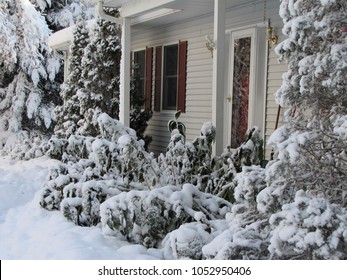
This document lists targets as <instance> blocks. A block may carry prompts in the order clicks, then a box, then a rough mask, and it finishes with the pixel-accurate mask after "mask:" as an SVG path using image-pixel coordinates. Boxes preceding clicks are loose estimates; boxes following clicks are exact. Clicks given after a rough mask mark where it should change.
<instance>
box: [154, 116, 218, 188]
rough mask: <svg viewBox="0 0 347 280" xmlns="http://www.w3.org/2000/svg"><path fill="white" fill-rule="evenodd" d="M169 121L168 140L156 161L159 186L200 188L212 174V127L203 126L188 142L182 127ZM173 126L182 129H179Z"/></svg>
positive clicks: (175, 122)
mask: <svg viewBox="0 0 347 280" xmlns="http://www.w3.org/2000/svg"><path fill="white" fill-rule="evenodd" d="M177 118H178V117H177V114H176V121H171V129H170V130H171V139H170V142H169V145H168V147H167V152H166V153H165V154H161V155H160V156H159V157H158V159H157V162H158V168H159V170H160V172H159V174H160V177H159V184H160V185H162V186H165V185H170V184H172V185H176V186H182V185H183V184H184V183H192V184H199V185H201V184H202V183H203V182H204V181H206V178H205V177H206V176H209V174H210V172H211V152H212V143H213V141H214V139H215V134H216V131H215V127H214V126H213V125H212V123H211V122H206V123H205V124H203V126H202V129H201V135H200V136H199V137H197V138H196V139H194V140H193V142H192V143H191V142H187V141H186V140H185V135H184V129H183V128H182V127H184V124H182V125H180V123H177ZM174 127H181V128H180V129H178V128H174Z"/></svg>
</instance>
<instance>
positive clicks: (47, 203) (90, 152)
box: [41, 113, 157, 226]
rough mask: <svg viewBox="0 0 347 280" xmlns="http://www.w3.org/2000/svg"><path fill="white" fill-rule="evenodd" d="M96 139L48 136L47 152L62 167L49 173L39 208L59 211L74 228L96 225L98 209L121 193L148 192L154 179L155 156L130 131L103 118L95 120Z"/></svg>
mask: <svg viewBox="0 0 347 280" xmlns="http://www.w3.org/2000/svg"><path fill="white" fill-rule="evenodd" d="M97 121H98V129H99V134H100V137H86V136H78V135H71V136H70V137H69V139H67V140H64V139H63V140H62V139H56V138H52V139H51V140H50V143H51V144H52V145H51V146H50V149H49V150H48V153H49V154H50V155H51V156H54V157H56V158H59V159H60V160H61V161H62V163H61V164H60V165H59V166H57V168H55V169H53V170H51V172H50V174H51V175H50V176H51V178H50V180H49V181H48V182H47V184H46V186H45V187H44V189H43V191H42V195H41V206H42V207H44V208H46V209H48V210H54V209H57V210H61V211H62V212H63V214H64V215H65V217H67V218H68V219H70V220H72V221H73V222H75V223H77V224H78V225H83V226H87V225H95V224H97V223H98V222H99V221H100V215H99V206H100V204H101V203H102V202H104V201H105V199H106V198H109V197H112V196H114V195H115V194H118V193H120V192H121V191H130V190H132V189H135V190H136V189H140V190H143V189H149V188H151V187H152V184H153V182H155V181H156V176H157V175H156V173H155V171H154V169H153V166H152V165H153V155H152V154H149V153H147V152H146V151H145V148H144V142H143V141H142V140H140V141H138V140H137V138H136V133H135V131H134V130H132V129H130V128H127V127H125V126H124V125H123V124H121V123H120V122H119V121H117V120H114V119H112V118H111V117H110V116H108V115H107V114H105V113H104V114H100V115H99V117H98V119H97Z"/></svg>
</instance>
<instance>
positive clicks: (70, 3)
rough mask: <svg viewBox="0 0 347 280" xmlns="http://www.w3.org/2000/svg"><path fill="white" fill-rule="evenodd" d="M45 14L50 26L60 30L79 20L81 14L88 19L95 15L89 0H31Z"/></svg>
mask: <svg viewBox="0 0 347 280" xmlns="http://www.w3.org/2000/svg"><path fill="white" fill-rule="evenodd" d="M30 2H31V3H32V4H34V5H35V7H36V8H37V9H38V10H39V11H40V12H41V13H42V14H43V15H45V18H46V21H47V24H48V26H49V28H50V29H51V30H53V31H58V30H60V29H63V28H65V27H68V26H72V25H74V24H75V23H76V22H77V19H78V17H79V16H82V15H83V17H84V18H85V19H86V20H87V19H91V18H93V17H94V8H93V7H92V6H91V5H90V3H89V0H53V1H52V0H30Z"/></svg>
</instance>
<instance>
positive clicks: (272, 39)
mask: <svg viewBox="0 0 347 280" xmlns="http://www.w3.org/2000/svg"><path fill="white" fill-rule="evenodd" d="M266 39H267V40H268V42H269V44H270V47H272V46H274V45H276V44H277V43H278V37H277V35H276V34H275V30H274V29H273V28H272V27H268V28H267V29H266Z"/></svg>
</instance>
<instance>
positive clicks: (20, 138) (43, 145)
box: [0, 130, 49, 160]
mask: <svg viewBox="0 0 347 280" xmlns="http://www.w3.org/2000/svg"><path fill="white" fill-rule="evenodd" d="M47 141H48V138H47V137H45V136H44V135H42V134H41V133H40V132H37V131H24V130H22V131H20V132H17V133H12V132H5V133H2V134H1V136H0V155H1V156H9V157H10V158H12V159H19V160H28V159H32V158H37V157H41V156H43V155H45V154H46V152H47V150H48V148H49V146H48V145H47Z"/></svg>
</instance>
